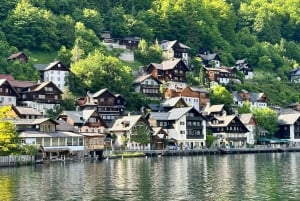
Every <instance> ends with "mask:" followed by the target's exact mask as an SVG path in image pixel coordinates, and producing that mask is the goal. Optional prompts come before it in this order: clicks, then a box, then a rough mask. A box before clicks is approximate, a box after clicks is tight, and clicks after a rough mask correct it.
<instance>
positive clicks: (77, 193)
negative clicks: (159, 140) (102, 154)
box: [0, 153, 300, 201]
mask: <svg viewBox="0 0 300 201" xmlns="http://www.w3.org/2000/svg"><path fill="white" fill-rule="evenodd" d="M299 158H300V153H272V154H249V155H246V154H245V155H212V156H193V157H169V158H162V159H160V158H131V159H124V160H121V159H116V160H108V161H101V162H95V161H85V162H74V163H67V162H65V163H52V164H43V165H38V166H26V167H19V168H1V169H0V189H1V193H0V200H30V201H31V200H176V201H177V200H222V201H223V200H300V192H299V189H300V188H299V187H300V180H299V173H300V169H299V166H297V161H298V160H299Z"/></svg>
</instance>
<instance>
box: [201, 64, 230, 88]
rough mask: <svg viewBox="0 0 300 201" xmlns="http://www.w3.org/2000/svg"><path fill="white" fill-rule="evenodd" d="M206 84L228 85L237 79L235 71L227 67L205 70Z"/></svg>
mask: <svg viewBox="0 0 300 201" xmlns="http://www.w3.org/2000/svg"><path fill="white" fill-rule="evenodd" d="M204 70H205V75H206V82H216V83H218V84H225V85H226V84H228V83H229V82H230V81H231V80H234V79H236V73H235V71H234V69H232V68H227V67H220V68H204Z"/></svg>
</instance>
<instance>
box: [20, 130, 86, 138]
mask: <svg viewBox="0 0 300 201" xmlns="http://www.w3.org/2000/svg"><path fill="white" fill-rule="evenodd" d="M19 137H20V138H35V137H49V138H50V137H82V135H80V134H76V133H73V132H67V131H58V132H53V133H45V132H39V131H23V132H21V133H20V135H19Z"/></svg>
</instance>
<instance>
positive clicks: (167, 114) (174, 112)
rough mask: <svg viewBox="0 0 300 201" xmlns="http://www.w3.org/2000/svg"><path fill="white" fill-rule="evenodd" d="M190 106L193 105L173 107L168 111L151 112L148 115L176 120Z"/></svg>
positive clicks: (157, 118)
mask: <svg viewBox="0 0 300 201" xmlns="http://www.w3.org/2000/svg"><path fill="white" fill-rule="evenodd" d="M192 108H193V107H182V108H174V109H172V110H170V111H169V112H151V113H150V115H151V116H152V117H153V118H154V119H156V120H177V119H179V118H180V117H182V116H183V115H184V114H186V113H187V112H188V111H190V110H191V109H192Z"/></svg>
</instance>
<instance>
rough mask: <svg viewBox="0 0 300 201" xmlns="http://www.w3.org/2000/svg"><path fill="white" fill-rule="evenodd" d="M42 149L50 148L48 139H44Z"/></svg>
mask: <svg viewBox="0 0 300 201" xmlns="http://www.w3.org/2000/svg"><path fill="white" fill-rule="evenodd" d="M44 147H50V138H48V137H45V138H44Z"/></svg>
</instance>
